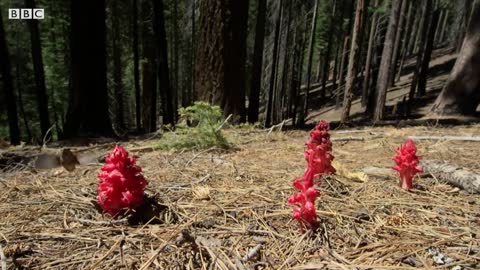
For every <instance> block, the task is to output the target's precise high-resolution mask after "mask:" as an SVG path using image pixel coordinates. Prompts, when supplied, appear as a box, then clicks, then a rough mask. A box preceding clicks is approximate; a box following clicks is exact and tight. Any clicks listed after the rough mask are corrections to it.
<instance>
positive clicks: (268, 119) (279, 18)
mask: <svg viewBox="0 0 480 270" xmlns="http://www.w3.org/2000/svg"><path fill="white" fill-rule="evenodd" d="M278 4H279V6H278V11H277V18H276V22H275V33H274V37H273V53H272V58H273V61H272V67H271V73H270V84H269V89H268V97H267V98H268V100H267V108H266V116H265V126H270V125H271V124H272V110H273V100H274V94H275V77H276V76H277V75H276V74H277V65H278V63H277V60H278V58H277V57H276V56H277V53H278V46H279V42H280V24H281V22H282V13H283V0H280V2H279V3H278Z"/></svg>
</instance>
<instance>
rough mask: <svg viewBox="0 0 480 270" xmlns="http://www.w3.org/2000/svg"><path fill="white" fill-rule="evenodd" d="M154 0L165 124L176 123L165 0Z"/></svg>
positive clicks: (158, 65)
mask: <svg viewBox="0 0 480 270" xmlns="http://www.w3.org/2000/svg"><path fill="white" fill-rule="evenodd" d="M152 1H153V21H154V23H153V29H154V33H155V37H156V39H155V41H156V52H157V68H158V74H157V75H158V79H159V82H160V87H159V88H160V97H161V99H162V111H163V124H170V125H175V112H174V110H175V109H176V108H174V102H173V94H172V87H171V84H170V74H169V67H168V50H167V36H166V32H165V17H164V6H163V0H152Z"/></svg>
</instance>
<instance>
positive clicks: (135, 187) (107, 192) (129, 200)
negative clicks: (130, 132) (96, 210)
mask: <svg viewBox="0 0 480 270" xmlns="http://www.w3.org/2000/svg"><path fill="white" fill-rule="evenodd" d="M135 162H136V159H135V157H128V152H127V150H125V149H124V148H123V147H121V146H118V145H117V146H115V149H113V151H112V152H111V153H110V154H109V155H108V156H107V158H106V163H105V165H103V167H102V169H101V171H100V173H99V174H98V178H99V181H98V189H97V201H98V204H99V205H100V206H101V207H102V208H103V210H105V211H106V212H108V213H109V214H110V215H112V216H115V215H117V214H118V213H120V212H121V211H122V210H125V209H132V208H134V207H135V206H137V205H138V204H139V203H140V202H141V201H142V200H143V198H144V190H145V186H146V185H147V181H146V180H145V178H144V177H143V175H142V173H141V172H142V169H141V168H140V167H139V166H137V165H135Z"/></svg>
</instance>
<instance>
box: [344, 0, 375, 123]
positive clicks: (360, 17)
mask: <svg viewBox="0 0 480 270" xmlns="http://www.w3.org/2000/svg"><path fill="white" fill-rule="evenodd" d="M367 2H368V1H367V0H358V1H357V11H356V16H355V25H354V27H353V33H352V46H351V49H350V60H349V61H348V71H347V81H346V84H345V96H344V102H343V112H342V118H341V120H340V121H341V122H342V123H345V122H347V121H348V120H349V116H350V107H351V106H352V100H353V88H354V87H355V80H356V77H357V75H358V70H357V69H358V61H359V59H360V47H361V43H362V39H363V32H364V21H365V14H366V12H365V11H366V8H367Z"/></svg>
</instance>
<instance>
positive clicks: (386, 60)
mask: <svg viewBox="0 0 480 270" xmlns="http://www.w3.org/2000/svg"><path fill="white" fill-rule="evenodd" d="M401 5H402V0H393V2H392V10H391V13H390V19H389V22H388V28H387V33H386V35H385V45H384V47H383V51H382V61H381V63H380V70H379V71H378V79H377V91H376V93H377V102H376V104H375V105H376V106H375V112H374V115H373V120H374V121H380V120H382V119H383V109H384V107H385V101H386V97H387V90H388V82H389V76H390V75H391V74H392V73H391V69H392V57H393V45H394V44H393V43H394V42H395V34H396V32H397V27H398V21H399V17H400V8H401Z"/></svg>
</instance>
